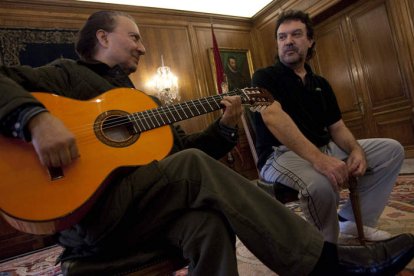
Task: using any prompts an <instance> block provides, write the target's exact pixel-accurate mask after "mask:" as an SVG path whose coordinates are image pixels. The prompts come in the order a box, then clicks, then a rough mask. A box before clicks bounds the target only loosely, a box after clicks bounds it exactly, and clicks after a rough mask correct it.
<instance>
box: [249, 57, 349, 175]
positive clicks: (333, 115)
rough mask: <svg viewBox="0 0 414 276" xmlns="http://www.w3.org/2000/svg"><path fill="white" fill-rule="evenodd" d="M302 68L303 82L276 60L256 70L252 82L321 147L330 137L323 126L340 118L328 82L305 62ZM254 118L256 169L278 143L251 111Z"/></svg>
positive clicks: (258, 115) (339, 112) (258, 116)
mask: <svg viewBox="0 0 414 276" xmlns="http://www.w3.org/2000/svg"><path fill="white" fill-rule="evenodd" d="M305 68H306V71H307V74H306V76H305V83H303V82H302V80H301V78H300V77H299V76H298V75H296V74H295V73H294V71H293V70H292V69H290V68H288V67H286V66H285V65H283V64H282V63H280V62H277V63H276V64H275V65H273V66H269V67H267V68H263V69H259V70H258V71H256V72H255V73H254V75H253V78H252V85H253V86H254V87H261V88H265V89H267V90H268V91H269V92H270V93H271V94H272V95H273V97H274V98H275V100H276V101H278V102H279V103H280V104H281V105H282V108H283V110H284V111H285V112H286V113H287V114H289V116H290V117H291V118H292V119H293V121H294V122H295V123H296V125H297V126H298V128H299V129H300V131H301V132H302V133H303V134H304V135H305V137H306V138H308V139H309V140H310V141H311V142H312V143H313V144H314V145H316V146H317V147H321V146H323V145H326V144H327V143H328V142H329V140H330V139H331V136H330V134H329V132H328V130H327V127H328V126H330V125H332V124H334V123H336V122H337V121H339V120H340V119H341V118H342V116H341V111H340V109H339V106H338V103H337V100H336V97H335V94H334V92H333V90H332V88H331V86H330V85H329V83H328V81H327V80H326V79H324V78H322V77H321V76H318V75H315V74H314V73H313V72H312V70H311V68H310V66H308V65H307V64H306V65H305ZM254 120H255V124H256V150H257V154H258V156H259V162H258V168H259V169H261V168H262V166H263V165H264V163H265V161H266V159H267V158H268V156H269V154H271V152H272V151H273V149H272V147H273V146H280V145H281V144H282V143H281V142H280V141H278V140H277V139H276V138H275V137H274V136H273V135H272V134H271V133H270V131H269V130H268V129H267V127H266V126H265V124H264V122H263V120H262V116H261V115H260V113H255V115H254Z"/></svg>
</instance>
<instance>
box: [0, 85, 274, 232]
mask: <svg viewBox="0 0 414 276" xmlns="http://www.w3.org/2000/svg"><path fill="white" fill-rule="evenodd" d="M33 95H34V96H35V97H36V98H37V99H38V100H39V101H40V102H42V103H43V104H44V105H45V106H46V108H47V109H48V110H49V111H50V112H51V113H52V114H53V115H54V116H56V117H58V118H59V119H61V120H62V121H63V123H64V124H65V126H66V127H67V128H68V129H69V130H70V131H71V132H72V133H73V134H74V135H75V137H76V141H77V145H78V148H79V152H80V157H79V158H77V159H76V160H75V161H74V162H73V163H72V164H70V165H68V166H65V167H62V168H46V167H44V166H42V165H41V164H40V161H39V159H38V157H37V155H36V152H35V150H34V148H33V146H32V144H31V143H26V142H24V141H21V140H19V139H13V138H6V137H0V176H1V178H2V179H1V181H0V212H1V214H2V215H3V217H4V218H5V219H6V220H7V221H8V222H9V223H10V224H11V225H12V226H13V227H14V228H16V229H17V230H20V231H22V232H26V233H32V234H51V233H55V232H57V231H61V230H63V229H66V228H68V227H70V226H72V225H74V224H76V223H77V222H79V220H80V219H81V218H82V217H83V216H84V215H85V214H86V212H87V211H88V210H89V209H90V207H91V206H92V204H93V203H94V201H95V200H96V199H97V198H98V196H99V194H100V192H101V191H102V190H103V189H104V188H105V185H106V183H107V182H109V181H106V180H108V178H109V177H110V176H111V174H112V173H113V172H114V171H115V170H118V169H120V168H125V167H132V166H139V165H145V164H148V163H149V162H151V161H153V160H161V159H163V158H164V157H165V156H166V155H168V153H169V151H170V149H171V147H172V145H173V135H172V132H171V128H170V126H169V125H170V124H173V123H175V122H178V121H181V120H185V119H188V118H192V117H195V116H199V115H202V114H206V113H209V112H212V111H216V110H219V109H221V108H222V107H223V106H222V105H220V101H221V100H222V98H223V97H224V96H226V95H229V96H230V95H239V96H240V97H241V99H242V103H243V104H247V105H250V106H251V107H252V108H261V107H265V106H267V105H269V104H271V103H272V101H273V99H272V97H271V95H270V94H269V93H268V92H267V91H266V90H263V89H257V88H245V89H238V90H235V91H232V92H229V93H226V94H220V95H214V96H210V97H206V98H202V99H197V100H192V101H188V102H183V103H179V104H176V105H167V106H161V107H159V106H158V105H157V104H156V103H155V102H154V101H153V99H151V97H149V96H148V95H146V94H145V93H143V92H140V91H138V90H136V89H130V88H117V89H113V90H110V91H108V92H106V93H104V94H102V95H100V96H99V97H96V98H93V99H91V100H88V101H79V100H74V99H70V98H65V97H61V96H57V95H54V94H50V93H33Z"/></svg>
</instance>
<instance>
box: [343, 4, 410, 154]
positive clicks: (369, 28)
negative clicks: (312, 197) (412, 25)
mask: <svg viewBox="0 0 414 276" xmlns="http://www.w3.org/2000/svg"><path fill="white" fill-rule="evenodd" d="M400 3H401V2H397V1H389V0H388V1H386V0H378V1H376V0H373V1H369V2H366V3H365V4H364V5H361V6H360V7H359V8H356V9H355V10H354V11H352V12H350V14H349V21H348V22H349V24H350V26H351V28H352V30H353V36H354V37H355V42H354V43H353V46H354V49H355V51H354V52H355V53H356V55H358V60H359V61H360V64H359V65H358V66H360V68H361V73H362V75H361V78H363V79H364V83H365V86H366V87H365V89H366V90H365V93H366V94H365V107H366V112H367V113H368V114H370V115H369V116H368V117H371V118H372V121H370V122H367V124H370V126H371V127H372V128H373V130H374V133H373V136H374V137H378V136H379V137H389V138H394V139H396V140H398V141H401V142H402V141H406V139H407V137H412V132H413V131H414V128H413V125H412V123H410V122H409V121H406V120H400V118H399V117H398V116H401V115H402V113H404V114H405V115H404V116H402V117H406V116H410V113H411V108H412V102H411V99H410V94H411V93H410V91H409V90H411V89H412V84H410V83H408V82H407V80H409V79H412V77H411V76H412V72H407V71H405V69H404V64H406V63H407V61H408V60H407V58H408V56H407V55H406V54H404V52H403V51H402V50H401V45H404V41H403V40H401V38H399V37H398V36H397V35H396V34H397V33H398V32H397V31H396V30H397V29H399V28H400V24H399V23H397V21H396V20H395V18H394V17H393V12H392V10H393V9H395V8H396V7H397V5H399V4H400ZM379 30H380V31H379ZM378 45H381V47H378ZM408 62H409V61H408ZM410 87H411V88H410ZM385 115H386V116H385ZM385 122H388V123H385ZM389 122H395V123H396V124H398V125H400V124H402V123H404V122H405V123H406V124H407V125H406V126H404V127H400V128H399V129H400V131H399V132H393V131H388V130H386V128H384V127H378V126H380V125H383V126H384V125H387V126H388V128H389V129H392V128H391V125H390V123H389ZM405 143H406V145H407V147H406V151H407V154H408V155H409V154H412V153H413V152H411V151H410V150H409V147H408V146H409V145H414V140H411V142H405Z"/></svg>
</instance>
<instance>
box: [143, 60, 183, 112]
mask: <svg viewBox="0 0 414 276" xmlns="http://www.w3.org/2000/svg"><path fill="white" fill-rule="evenodd" d="M148 85H149V86H150V87H151V88H152V89H154V90H155V92H156V96H157V97H158V98H159V99H160V100H161V101H162V102H163V103H164V104H166V105H168V104H172V103H174V101H179V100H180V98H181V97H180V94H179V93H178V78H177V77H176V76H175V75H174V74H173V73H172V72H171V70H170V67H168V66H165V65H164V58H163V56H162V55H161V67H158V69H157V73H156V74H155V76H154V77H153V78H152V79H151V80H150V81H149V83H148Z"/></svg>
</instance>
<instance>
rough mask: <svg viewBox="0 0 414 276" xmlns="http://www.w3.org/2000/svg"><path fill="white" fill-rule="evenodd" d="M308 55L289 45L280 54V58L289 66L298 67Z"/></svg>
mask: <svg viewBox="0 0 414 276" xmlns="http://www.w3.org/2000/svg"><path fill="white" fill-rule="evenodd" d="M305 58H306V55H304V54H303V53H301V52H300V51H299V49H298V48H296V47H289V48H287V49H284V50H283V52H282V53H280V54H279V60H280V61H281V62H282V63H283V64H284V65H286V66H288V67H296V66H298V65H301V64H303V63H304V62H305Z"/></svg>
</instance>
